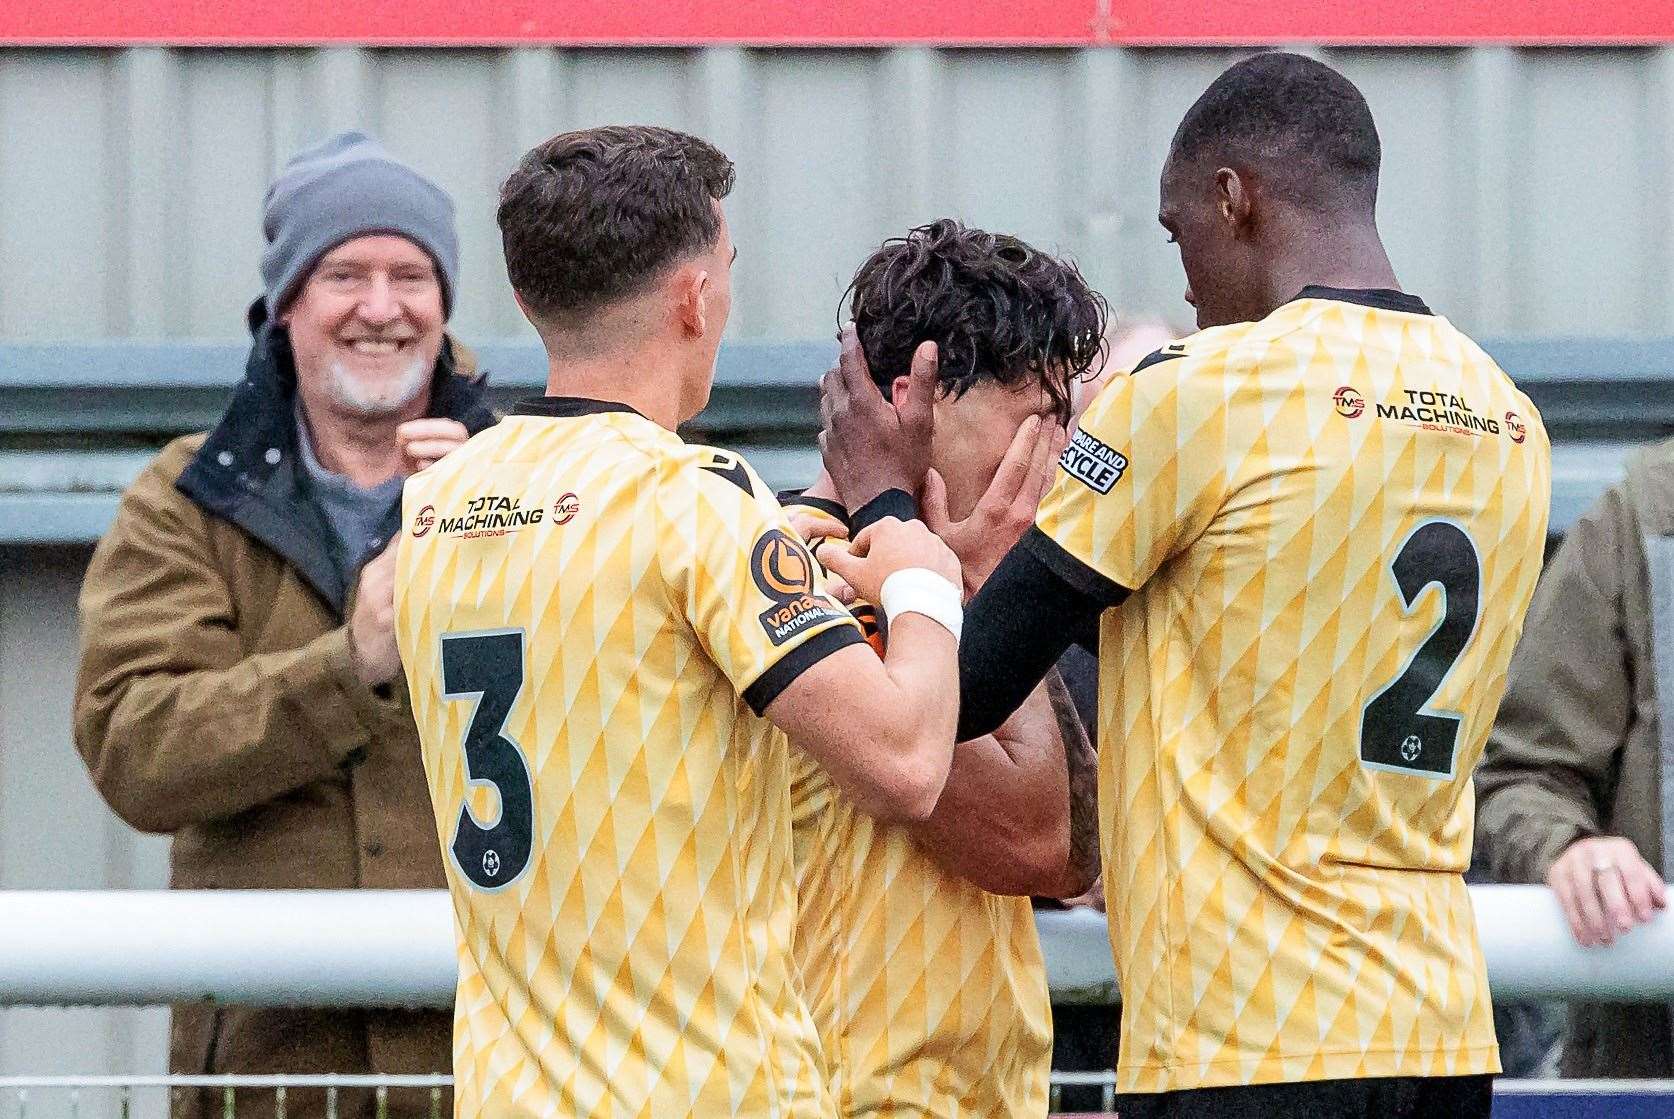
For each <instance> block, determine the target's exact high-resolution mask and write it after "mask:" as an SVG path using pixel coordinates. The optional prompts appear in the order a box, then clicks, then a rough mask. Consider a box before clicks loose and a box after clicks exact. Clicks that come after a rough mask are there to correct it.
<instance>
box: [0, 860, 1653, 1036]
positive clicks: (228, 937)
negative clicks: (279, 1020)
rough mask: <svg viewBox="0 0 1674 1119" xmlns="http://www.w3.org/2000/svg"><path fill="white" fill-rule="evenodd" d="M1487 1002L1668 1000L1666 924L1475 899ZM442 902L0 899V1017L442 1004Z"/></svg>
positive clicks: (1102, 957) (1068, 979)
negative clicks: (1577, 920)
mask: <svg viewBox="0 0 1674 1119" xmlns="http://www.w3.org/2000/svg"><path fill="white" fill-rule="evenodd" d="M1471 897H1472V900H1473V902H1474V903H1475V906H1476V913H1477V924H1478V928H1479V929H1480V932H1481V936H1482V944H1483V950H1484V953H1485V954H1486V956H1487V958H1488V971H1489V977H1490V980H1491V982H1492V984H1493V988H1494V994H1495V996H1496V997H1498V998H1502V999H1517V998H1537V997H1538V998H1547V997H1551V998H1578V997H1586V998H1599V999H1617V1000H1622V1001H1634V1000H1642V1001H1656V1000H1670V999H1674V919H1671V918H1669V917H1666V916H1663V917H1658V918H1657V919H1656V920H1654V921H1652V922H1651V924H1649V925H1647V926H1645V927H1643V928H1640V929H1637V930H1635V931H1634V932H1632V933H1629V934H1628V935H1627V936H1625V937H1623V938H1621V939H1620V940H1619V941H1617V943H1616V945H1615V946H1614V947H1611V948H1608V949H1597V948H1595V949H1583V948H1579V947H1577V946H1576V944H1575V942H1574V940H1573V939H1572V938H1571V936H1570V933H1569V928H1568V926H1567V925H1566V924H1565V923H1564V920H1563V917H1562V914H1561V913H1560V912H1559V911H1558V906H1557V902H1556V900H1555V899H1554V898H1553V896H1552V894H1551V892H1550V891H1549V890H1547V889H1545V888H1544V887H1540V886H1474V887H1472V888H1471ZM1037 922H1038V924H1039V926H1040V929H1041V943H1042V949H1043V951H1044V953H1045V955H1046V960H1047V977H1048V981H1049V982H1050V983H1051V985H1052V989H1053V991H1054V994H1055V996H1059V997H1065V998H1070V999H1081V1000H1086V999H1089V998H1095V999H1102V998H1106V997H1109V996H1110V995H1111V994H1112V993H1113V992H1114V989H1115V980H1114V975H1113V972H1112V968H1111V963H1110V950H1109V945H1108V941H1107V940H1106V934H1105V924H1104V918H1103V916H1102V915H1100V914H1098V913H1095V912H1092V911H1091V910H1076V911H1073V912H1067V913H1065V912H1042V913H1039V914H1037ZM455 967H456V962H455V956H454V945H453V912H452V908H451V906H450V904H449V901H448V896H447V894H446V893H444V892H442V891H439V890H436V891H427V890H426V891H418V890H415V891H403V890H353V891H326V890H246V891H234V890H210V891H138V890H123V891H12V892H0V1005H42V1006H69V1005H110V1006H147V1005H156V1004H160V1003H169V1002H215V1003H227V1004H238V1005H247V1006H438V1007H442V1006H448V1005H450V1004H451V1003H452V1000H453V988H454V972H455Z"/></svg>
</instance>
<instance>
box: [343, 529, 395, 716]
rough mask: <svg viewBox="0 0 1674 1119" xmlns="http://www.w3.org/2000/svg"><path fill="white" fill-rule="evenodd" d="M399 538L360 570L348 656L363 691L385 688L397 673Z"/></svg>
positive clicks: (350, 623) (350, 627)
mask: <svg viewBox="0 0 1674 1119" xmlns="http://www.w3.org/2000/svg"><path fill="white" fill-rule="evenodd" d="M399 539H400V538H399V537H397V538H396V539H395V540H391V541H390V542H389V546H388V547H386V548H385V549H384V550H383V551H381V552H379V553H378V555H377V558H375V559H373V560H372V561H371V562H370V563H368V564H367V565H366V566H365V567H363V568H361V569H360V582H359V583H358V584H357V585H356V587H355V609H354V614H353V615H352V616H351V617H350V618H349V654H350V659H351V660H352V661H353V662H354V666H355V675H357V676H358V677H360V682H361V683H363V684H365V685H366V686H367V687H369V688H370V687H373V686H375V685H378V684H387V683H389V682H390V681H391V680H393V679H395V677H396V675H397V674H398V673H399V672H400V671H401V650H400V649H399V648H397V647H396V644H395V546H396V543H397V542H398V541H399Z"/></svg>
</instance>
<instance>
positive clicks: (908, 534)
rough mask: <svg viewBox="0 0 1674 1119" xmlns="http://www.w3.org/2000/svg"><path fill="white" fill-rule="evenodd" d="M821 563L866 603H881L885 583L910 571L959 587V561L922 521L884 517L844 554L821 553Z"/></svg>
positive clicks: (831, 549)
mask: <svg viewBox="0 0 1674 1119" xmlns="http://www.w3.org/2000/svg"><path fill="white" fill-rule="evenodd" d="M820 561H821V562H822V563H824V564H825V566H827V567H828V568H830V569H831V570H832V571H833V572H834V573H835V574H836V575H837V577H838V578H840V579H842V580H843V581H844V582H845V583H847V584H848V585H849V586H851V587H853V588H854V593H855V594H857V595H859V596H860V597H861V598H863V599H865V600H866V601H867V602H880V601H882V598H883V585H884V580H885V579H888V578H889V577H890V576H891V575H893V574H895V573H896V572H897V571H902V570H904V569H906V568H909V567H924V568H928V569H929V570H931V571H934V572H935V573H936V574H938V575H940V576H942V578H944V579H946V580H947V581H948V582H950V583H952V584H953V585H954V586H956V587H957V586H958V585H959V557H957V556H955V555H954V554H953V552H952V550H950V549H949V548H948V546H947V545H946V544H944V543H942V541H941V540H940V539H939V538H938V537H937V536H936V534H935V533H933V532H931V531H930V530H929V528H927V527H926V526H925V524H924V522H923V521H899V520H896V519H895V518H894V517H885V518H884V519H883V520H881V521H878V522H877V523H876V524H871V525H867V526H866V528H865V529H864V530H863V531H862V532H861V534H860V535H859V536H857V537H855V538H854V541H853V542H852V543H851V544H850V545H849V547H848V549H847V550H844V549H843V548H841V547H839V546H837V545H836V544H827V545H826V546H825V547H823V548H821V549H820Z"/></svg>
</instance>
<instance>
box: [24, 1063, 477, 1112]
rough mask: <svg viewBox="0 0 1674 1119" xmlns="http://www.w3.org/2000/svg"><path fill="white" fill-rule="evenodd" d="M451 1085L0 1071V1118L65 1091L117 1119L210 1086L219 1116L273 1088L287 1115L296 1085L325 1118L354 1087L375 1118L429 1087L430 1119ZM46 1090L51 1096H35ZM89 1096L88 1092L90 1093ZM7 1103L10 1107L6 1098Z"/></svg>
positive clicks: (414, 1080) (70, 1100)
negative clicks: (406, 1094) (314, 1097)
mask: <svg viewBox="0 0 1674 1119" xmlns="http://www.w3.org/2000/svg"><path fill="white" fill-rule="evenodd" d="M451 1087H453V1077H451V1076H446V1075H443V1074H439V1073H438V1074H436V1075H430V1076H400V1075H393V1074H388V1075H373V1076H357V1075H350V1074H342V1075H337V1074H331V1073H325V1074H321V1075H318V1076H304V1075H274V1076H232V1075H226V1076H182V1075H164V1076H0V1119H14V1117H15V1119H30V1114H31V1105H32V1104H48V1103H58V1102H59V1100H58V1099H57V1098H56V1097H58V1096H62V1097H63V1100H62V1102H63V1104H64V1105H66V1106H65V1108H55V1109H54V1110H55V1111H60V1110H67V1112H68V1114H69V1115H70V1116H72V1117H79V1116H80V1115H81V1112H82V1110H83V1106H84V1104H85V1105H88V1106H89V1107H91V1106H93V1105H96V1104H97V1103H101V1102H106V1101H107V1100H108V1101H109V1102H110V1103H113V1104H114V1106H115V1109H116V1113H117V1115H119V1116H120V1117H121V1119H130V1117H131V1116H133V1115H134V1113H135V1112H136V1110H140V1109H141V1105H143V1104H144V1103H145V1102H147V1101H146V1100H145V1098H144V1097H145V1095H146V1093H147V1092H148V1091H151V1092H168V1093H171V1094H172V1093H175V1092H179V1091H191V1090H202V1089H208V1090H210V1091H212V1092H216V1091H218V1093H219V1095H220V1112H221V1116H222V1119H236V1117H237V1115H238V1101H239V1099H240V1093H246V1096H245V1098H248V1095H247V1094H248V1093H250V1092H262V1093H263V1094H265V1093H267V1092H272V1093H273V1115H274V1119H285V1113H286V1111H287V1110H288V1105H289V1104H290V1102H291V1101H290V1094H291V1093H292V1092H294V1091H297V1090H299V1089H306V1090H312V1091H315V1092H324V1094H325V1115H326V1119H338V1115H339V1111H340V1105H341V1103H342V1102H343V1094H344V1093H345V1092H350V1091H354V1090H357V1089H358V1090H362V1091H370V1092H372V1094H373V1116H374V1119H389V1094H390V1092H391V1091H401V1090H408V1091H422V1092H426V1093H428V1099H429V1119H444V1116H445V1115H446V1114H447V1113H448V1109H447V1108H446V1107H445V1106H444V1095H443V1093H444V1092H445V1091H446V1090H447V1089H449V1088H451ZM42 1095H47V1096H49V1097H51V1098H49V1099H39V1097H40V1096H42ZM89 1097H91V1098H89ZM8 1102H9V1104H10V1109H8V1107H7V1104H8Z"/></svg>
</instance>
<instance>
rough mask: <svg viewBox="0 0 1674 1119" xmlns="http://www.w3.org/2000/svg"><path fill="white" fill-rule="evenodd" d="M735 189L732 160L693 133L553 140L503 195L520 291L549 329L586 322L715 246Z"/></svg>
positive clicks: (596, 133)
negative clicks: (720, 206) (723, 208)
mask: <svg viewBox="0 0 1674 1119" xmlns="http://www.w3.org/2000/svg"><path fill="white" fill-rule="evenodd" d="M732 183H733V168H732V161H731V160H729V159H727V157H726V156H725V155H722V154H721V152H720V151H719V150H717V149H716V148H715V147H714V146H713V145H712V144H709V143H706V142H705V141H703V140H700V139H698V138H697V137H696V136H688V135H686V134H685V133H684V132H675V131H673V130H672V129H668V128H653V127H650V126H648V125H611V126H608V127H604V128H588V129H584V130H582V131H580V132H565V133H563V134H562V135H559V136H554V137H553V138H552V139H550V140H548V141H546V142H545V143H543V144H540V145H538V146H537V147H535V148H533V149H531V150H530V151H529V153H528V154H527V155H525V156H524V157H523V161H522V162H521V163H519V164H518V166H517V170H515V171H513V172H512V173H511V177H510V178H508V179H507V180H506V181H505V184H504V185H503V186H502V187H501V188H500V209H499V213H498V215H497V217H498V220H499V223H500V237H501V241H502V243H503V244H504V246H505V253H506V273H507V275H508V276H509V277H510V279H511V284H512V288H513V289H514V290H515V291H516V292H517V294H518V295H519V296H520V297H521V298H522V299H523V302H524V304H525V305H526V306H527V307H528V308H529V310H530V311H531V312H532V313H533V314H534V315H535V316H536V317H538V318H540V319H542V320H546V321H551V322H554V323H556V324H559V325H569V324H573V323H575V322H576V321H578V320H581V319H585V318H586V317H587V316H588V315H590V314H592V313H593V312H594V311H597V310H598V309H599V308H601V307H604V306H608V305H609V304H611V303H614V302H615V301H617V300H619V299H622V298H624V297H626V296H629V295H633V294H635V293H637V292H639V291H641V290H643V289H644V288H645V287H646V286H647V285H648V284H649V283H650V282H651V281H652V280H653V279H655V278H656V277H657V276H659V275H661V274H662V273H663V272H664V271H665V270H667V269H668V268H670V267H671V266H673V265H674V264H676V263H678V262H679V261H681V260H682V259H684V258H686V257H688V256H690V255H692V254H694V253H699V252H702V251H703V250H705V249H707V248H709V247H710V246H712V245H714V244H715V239H716V237H718V236H720V228H721V227H720V219H719V218H718V217H717V215H716V212H715V206H714V203H716V202H718V201H720V200H721V199H722V198H725V197H726V196H727V194H728V192H730V191H731V190H732Z"/></svg>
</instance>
